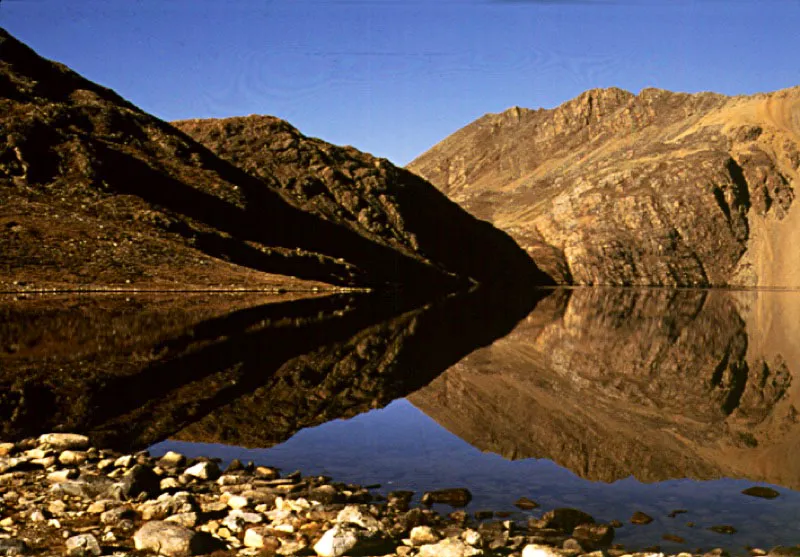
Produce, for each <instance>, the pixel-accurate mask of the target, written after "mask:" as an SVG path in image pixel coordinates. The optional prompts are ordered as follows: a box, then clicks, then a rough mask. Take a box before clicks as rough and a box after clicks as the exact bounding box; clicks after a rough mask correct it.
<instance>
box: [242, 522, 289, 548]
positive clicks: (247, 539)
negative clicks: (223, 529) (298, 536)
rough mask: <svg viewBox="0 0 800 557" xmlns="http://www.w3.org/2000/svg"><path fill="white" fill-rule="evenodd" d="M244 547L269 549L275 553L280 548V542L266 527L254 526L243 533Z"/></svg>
mask: <svg viewBox="0 0 800 557" xmlns="http://www.w3.org/2000/svg"><path fill="white" fill-rule="evenodd" d="M244 545H245V546H246V547H255V548H258V549H264V548H267V549H271V550H273V551H275V550H276V549H277V548H278V547H280V542H279V541H278V540H277V539H276V538H275V536H273V535H272V534H271V533H270V529H269V528H268V527H266V526H255V527H253V528H248V529H247V530H245V533H244Z"/></svg>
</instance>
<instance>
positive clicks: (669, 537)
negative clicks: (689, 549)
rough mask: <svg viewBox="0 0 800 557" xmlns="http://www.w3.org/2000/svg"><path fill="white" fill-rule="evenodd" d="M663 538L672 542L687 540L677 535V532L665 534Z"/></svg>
mask: <svg viewBox="0 0 800 557" xmlns="http://www.w3.org/2000/svg"><path fill="white" fill-rule="evenodd" d="M661 539H662V540H664V541H667V542H672V543H686V540H684V539H683V538H682V537H680V536H676V535H675V534H664V535H663V536H661Z"/></svg>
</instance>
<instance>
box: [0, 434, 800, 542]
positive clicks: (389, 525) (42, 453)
mask: <svg viewBox="0 0 800 557" xmlns="http://www.w3.org/2000/svg"><path fill="white" fill-rule="evenodd" d="M0 494H2V497H1V498H0V555H69V556H75V557H77V556H100V555H115V556H120V557H121V556H125V555H128V556H133V555H155V554H159V555H165V556H167V557H179V556H184V555H203V554H213V555H215V556H223V555H242V556H268V555H319V556H322V557H338V556H340V555H397V556H403V557H413V556H419V557H434V556H442V557H471V556H478V555H485V556H491V555H508V556H515V557H520V556H521V557H548V556H560V557H578V556H580V555H591V556H592V557H605V556H607V557H623V556H626V555H633V556H637V557H643V556H646V555H647V556H649V555H659V556H661V555H663V553H659V552H658V551H657V550H655V548H651V549H650V550H643V551H632V548H626V547H623V546H621V545H619V544H614V529H615V527H619V526H621V524H619V523H617V524H613V523H611V524H598V523H596V522H595V520H594V519H593V518H592V517H591V516H590V515H588V514H586V513H584V512H582V511H580V510H578V509H567V508H562V509H554V510H550V511H548V512H546V513H544V514H543V516H542V517H541V518H531V519H530V520H529V521H528V522H527V523H522V524H521V523H518V522H515V521H512V520H508V519H507V517H504V516H503V513H491V512H481V513H474V514H473V515H469V514H468V513H466V512H465V511H464V510H454V511H453V512H450V513H449V514H447V515H446V516H445V515H443V514H441V513H438V512H436V511H435V510H432V509H431V508H430V506H431V505H432V504H445V505H451V506H452V507H453V508H455V509H457V508H458V507H463V506H465V505H466V504H467V503H468V502H469V500H470V498H471V494H470V493H469V491H467V490H466V489H458V488H456V489H449V490H441V491H435V492H428V493H425V494H424V495H423V496H422V503H423V505H422V506H420V507H414V508H411V505H410V501H411V498H412V496H413V493H412V492H410V491H395V492H391V493H389V494H388V496H383V495H379V494H377V493H374V492H372V491H370V488H369V486H367V487H364V486H359V485H347V484H342V483H337V482H335V481H332V479H331V478H328V477H324V476H302V475H301V473H300V472H299V471H298V472H293V473H291V474H281V473H280V472H279V471H278V470H276V469H274V468H271V467H267V466H255V465H253V464H252V463H248V464H246V465H245V464H242V463H241V462H239V461H236V460H234V461H233V462H231V463H230V464H229V465H228V467H227V468H226V469H225V470H224V471H223V470H221V468H220V466H219V464H218V463H217V462H216V461H214V460H211V459H205V458H199V459H187V458H186V457H185V456H183V455H181V454H178V453H175V452H170V453H167V454H166V455H164V456H162V457H160V458H156V457H152V456H150V455H149V454H148V453H147V452H140V453H136V454H121V453H118V452H114V451H110V450H106V449H101V448H98V447H92V446H90V442H89V439H88V438H87V437H85V436H83V435H77V434H69V433H50V434H44V435H41V436H40V437H38V438H35V439H33V438H32V439H24V440H21V441H18V442H13V443H12V442H9V443H0ZM517 504H518V506H519V507H520V508H527V509H531V508H535V507H536V506H537V505H536V503H535V502H534V501H531V500H528V499H524V498H522V499H520V500H519V501H518V502H517ZM640 518H642V519H644V518H643V517H640ZM750 553H751V555H800V549H798V548H796V547H795V548H786V547H780V548H773V549H772V550H771V551H770V552H767V551H764V550H761V549H752V550H751V552H750ZM678 555H681V556H686V557H688V556H691V555H692V554H691V553H680V554H678ZM696 555H705V556H706V557H711V556H722V555H727V552H726V551H724V550H722V549H716V550H712V551H710V552H708V553H705V554H696Z"/></svg>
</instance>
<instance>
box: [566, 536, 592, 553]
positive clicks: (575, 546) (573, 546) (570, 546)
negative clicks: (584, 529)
mask: <svg viewBox="0 0 800 557" xmlns="http://www.w3.org/2000/svg"><path fill="white" fill-rule="evenodd" d="M561 547H562V549H565V550H567V551H576V552H578V553H586V549H585V548H584V547H583V546H582V545H581V542H579V541H578V540H576V539H575V538H569V539H566V540H564V543H563V544H561Z"/></svg>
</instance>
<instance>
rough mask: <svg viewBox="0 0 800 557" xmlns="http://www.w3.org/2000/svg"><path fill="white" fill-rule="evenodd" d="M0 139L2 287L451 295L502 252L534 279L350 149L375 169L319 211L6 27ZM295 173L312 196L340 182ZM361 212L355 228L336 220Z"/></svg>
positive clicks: (477, 233) (457, 218)
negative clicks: (378, 290)
mask: <svg viewBox="0 0 800 557" xmlns="http://www.w3.org/2000/svg"><path fill="white" fill-rule="evenodd" d="M275 132H276V134H278V131H277V130H275ZM278 135H280V134H278ZM0 137H2V138H3V142H2V144H0V188H1V189H2V199H3V202H2V204H1V205H0V289H6V290H7V289H20V288H23V289H24V288H52V287H61V288H73V289H74V288H80V287H83V288H98V287H104V288H107V287H117V288H120V287H121V288H154V287H155V288H173V289H174V288H187V287H200V288H208V287H216V288H229V287H231V286H239V287H244V286H246V287H249V288H253V287H259V288H261V287H263V288H281V287H288V288H305V289H310V288H314V287H321V286H324V285H338V286H347V287H382V286H389V285H390V286H398V285H403V286H406V287H409V288H423V289H427V290H438V291H441V290H453V289H456V288H462V287H464V286H465V285H469V284H471V283H472V282H475V281H486V280H487V279H489V278H491V276H490V273H486V272H483V271H481V269H483V268H484V267H486V265H484V261H485V260H488V259H491V258H492V257H495V258H496V261H497V263H498V268H505V270H506V271H507V272H506V273H505V276H515V275H516V276H518V277H520V278H521V279H522V280H527V279H530V278H531V277H532V276H538V275H536V269H535V266H534V265H532V264H531V263H530V262H529V259H528V258H527V257H525V256H524V253H523V252H522V251H521V250H520V249H519V248H518V247H517V246H516V245H515V244H514V242H513V241H512V240H511V239H510V238H509V237H508V236H506V235H505V234H503V233H501V232H499V231H497V230H495V229H494V228H493V227H492V226H491V225H489V224H487V223H483V222H480V221H478V220H476V219H474V218H473V217H471V216H470V215H468V214H467V213H465V212H464V211H463V210H461V209H460V208H459V207H458V206H457V205H455V204H454V203H451V202H449V201H448V200H447V199H446V198H445V197H444V196H442V195H441V194H440V193H439V192H438V191H436V189H435V188H433V187H432V186H431V185H429V184H427V183H426V182H424V181H423V180H421V179H419V178H417V177H415V176H413V175H411V174H409V173H407V172H405V171H402V170H399V169H395V168H394V167H392V165H391V164H389V163H388V162H387V161H377V160H373V159H371V158H369V157H366V155H360V154H358V153H357V152H355V150H341V152H343V153H344V152H346V153H347V157H346V158H347V160H345V161H343V164H345V163H347V162H348V161H360V162H359V164H361V165H362V166H364V165H366V166H367V167H369V169H365V168H359V169H356V170H357V171H356V170H354V172H356V174H358V176H359V181H357V182H355V183H354V184H353V186H352V187H351V188H350V189H349V190H348V191H349V193H348V192H345V191H344V190H342V191H340V190H339V189H337V190H336V191H335V192H334V193H335V196H334V198H333V199H332V200H328V202H326V204H325V210H316V209H314V207H316V206H317V204H316V202H308V203H307V202H306V201H304V200H303V198H302V196H298V195H294V194H293V193H291V192H290V191H289V190H287V186H286V184H284V183H283V182H282V181H281V180H280V179H279V178H281V177H279V176H278V175H277V174H275V173H274V172H272V171H262V172H259V173H258V177H256V176H253V175H251V174H248V173H247V172H245V171H244V170H242V169H240V168H237V167H236V166H235V165H233V164H231V163H230V162H227V161H224V160H222V159H221V158H219V157H217V156H215V155H214V154H213V153H211V152H210V151H209V150H208V149H206V148H204V147H203V146H201V145H200V144H198V143H196V142H195V141H193V140H192V139H190V138H189V137H188V136H186V135H185V134H183V133H181V132H179V131H178V130H176V129H175V128H174V127H172V126H170V125H169V124H167V123H165V122H162V121H160V120H158V119H156V118H154V117H152V116H150V115H148V114H146V113H144V112H142V111H141V110H139V109H138V108H136V107H135V106H133V105H132V104H131V103H129V102H127V101H125V100H124V99H122V98H120V97H119V96H118V95H117V94H116V93H114V92H113V91H110V90H108V89H105V88H103V87H101V86H99V85H97V84H94V83H92V82H90V81H88V80H86V79H84V78H82V77H81V76H79V75H77V74H76V73H74V72H72V71H70V70H69V69H68V68H66V67H64V66H62V65H60V64H57V63H54V62H50V61H48V60H45V59H43V58H40V57H39V56H38V55H37V54H36V53H34V52H33V51H32V50H30V49H29V48H28V47H26V46H25V45H23V44H22V43H20V42H19V41H17V40H16V39H14V38H13V37H11V36H10V35H9V34H8V33H6V32H5V31H3V30H0ZM280 137H281V138H282V137H283V136H280ZM240 139H246V138H240ZM281 140H282V139H281ZM327 148H329V149H331V150H335V149H334V148H333V147H332V146H329V147H327ZM287 149H288V150H287V151H285V152H286V153H291V152H293V151H291V149H290V148H289V147H287ZM337 160H339V159H337ZM339 162H342V161H339ZM312 163H313V164H312ZM292 164H294V165H295V166H296V167H297V168H296V172H297V173H298V176H299V175H300V174H302V177H301V178H299V180H300V182H299V183H300V184H301V185H302V184H307V185H308V184H311V185H310V186H309V188H310V189H308V190H303V191H305V192H306V194H307V195H308V196H312V192H313V191H316V190H314V188H319V187H322V186H321V185H320V184H323V183H327V182H325V180H327V179H328V178H327V177H328V175H329V173H331V172H334V171H336V172H337V173H338V172H340V171H341V172H344V168H343V167H342V168H341V169H340V168H339V166H337V164H338V163H334V162H331V164H330V165H329V166H324V165H320V164H317V163H316V162H314V161H310V160H306V159H298V160H295V161H293V163H292ZM306 165H308V167H306ZM345 166H346V164H345ZM397 176H400V178H397ZM313 184H317V185H313ZM323 189H324V188H323ZM340 189H341V188H340ZM361 189H363V190H364V196H362V197H360V198H359V199H361V201H355V200H354V199H355V197H358V196H359V195H360V193H359V192H360V191H361ZM400 190H402V191H400ZM353 196H355V197H353ZM364 200H366V201H364ZM394 200H400V201H394ZM364 202H366V203H367V205H365V206H363V207H362V205H361V204H363V203H364ZM417 204H419V205H422V206H425V207H427V209H422V210H420V211H419V212H416V211H415V212H414V213H413V214H411V213H410V209H409V208H410V207H411V205H414V206H415V207H416V205H417ZM357 207H358V216H357V217H356V218H355V221H354V222H355V223H358V226H356V225H355V224H353V223H350V221H349V220H348V219H347V218H345V217H342V218H337V217H336V215H337V214H340V213H341V214H344V213H345V212H346V213H348V214H350V211H351V210H353V211H355V210H356V208H357ZM442 222H446V223H447V226H441V223H442ZM432 230H434V231H437V230H447V232H443V233H442V234H441V235H440V237H437V238H435V239H433V240H430V239H428V237H429V236H430V235H431V231H432ZM462 235H463V236H462ZM464 242H474V244H466V245H468V246H469V247H468V248H466V247H465V244H464ZM178 270H179V271H178ZM494 274H495V275H500V273H499V272H495V273H494Z"/></svg>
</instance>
